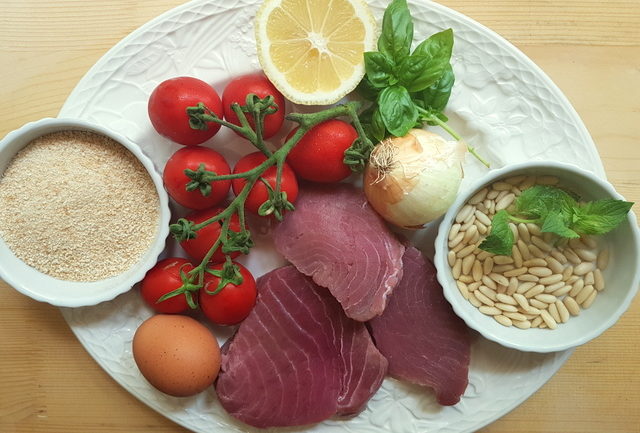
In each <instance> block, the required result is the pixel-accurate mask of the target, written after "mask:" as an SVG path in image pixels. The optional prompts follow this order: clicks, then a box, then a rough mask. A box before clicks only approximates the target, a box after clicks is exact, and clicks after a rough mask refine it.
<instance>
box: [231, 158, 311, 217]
mask: <svg viewBox="0 0 640 433" xmlns="http://www.w3.org/2000/svg"><path fill="white" fill-rule="evenodd" d="M266 159H267V157H266V156H264V154H262V153H261V152H254V153H250V154H248V155H245V156H244V157H242V158H241V159H240V160H239V161H238V162H237V163H236V166H235V167H234V168H233V172H234V173H243V172H245V171H249V170H251V169H252V168H254V167H257V166H258V165H260V164H262V163H263V162H264V161H266ZM276 175H277V168H276V166H275V165H274V166H272V167H269V168H268V169H267V170H265V172H264V173H263V174H262V177H263V178H264V179H265V180H266V181H267V182H269V185H271V187H272V188H273V189H275V187H276ZM245 184H246V180H245V179H233V180H232V181H231V186H232V188H233V192H234V193H235V194H236V195H238V194H240V191H242V188H244V185H245ZM280 191H283V192H286V193H287V200H288V201H290V202H291V203H293V202H295V201H296V198H297V197H298V180H297V179H296V175H295V173H294V172H293V170H291V168H290V167H289V165H288V164H287V163H285V164H284V167H283V168H282V178H281V183H280ZM268 199H269V192H268V190H267V186H266V185H265V184H264V183H263V182H262V181H261V180H258V181H257V182H256V183H255V184H254V185H253V188H251V191H250V192H249V195H248V196H247V200H246V201H245V203H244V206H245V208H246V209H247V210H248V211H250V212H253V213H255V214H257V213H258V209H259V208H260V206H261V205H262V204H263V203H264V202H265V201H267V200H268Z"/></svg>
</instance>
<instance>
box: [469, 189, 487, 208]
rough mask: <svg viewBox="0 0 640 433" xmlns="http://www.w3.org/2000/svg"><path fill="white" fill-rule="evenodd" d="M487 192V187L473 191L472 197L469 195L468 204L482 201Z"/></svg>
mask: <svg viewBox="0 0 640 433" xmlns="http://www.w3.org/2000/svg"><path fill="white" fill-rule="evenodd" d="M488 192H489V189H488V188H482V189H481V190H480V191H478V192H477V193H475V194H474V195H473V197H471V198H470V199H469V201H468V202H467V203H469V204H478V203H480V202H482V201H483V200H484V199H485V197H486V196H487V193H488Z"/></svg>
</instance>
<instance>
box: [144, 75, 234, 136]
mask: <svg viewBox="0 0 640 433" xmlns="http://www.w3.org/2000/svg"><path fill="white" fill-rule="evenodd" d="M199 102H202V103H203V104H204V105H205V106H206V107H207V108H209V109H210V110H212V111H213V112H214V113H215V114H216V116H218V117H220V118H222V115H223V112H224V110H223V109H222V101H220V96H218V92H216V90H215V89H214V88H213V87H211V86H210V85H209V84H207V83H205V82H204V81H202V80H199V79H197V78H193V77H177V78H171V79H170V80H166V81H163V82H162V83H160V84H159V85H158V87H156V88H155V90H154V91H153V93H151V96H150V97H149V104H148V107H147V109H148V112H149V119H151V124H152V125H153V127H154V128H155V129H156V131H158V133H159V134H160V135H162V136H164V137H167V138H168V139H170V140H173V141H175V142H176V143H179V144H182V145H185V146H196V145H198V144H200V143H204V142H205V141H207V140H208V139H210V138H211V137H213V136H214V135H216V133H217V132H218V130H219V129H220V124H218V123H214V122H208V123H207V128H206V129H192V128H191V127H190V126H189V116H188V115H187V112H186V109H187V107H191V106H195V105H198V103H199Z"/></svg>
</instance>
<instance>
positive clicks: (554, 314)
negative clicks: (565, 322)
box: [548, 302, 561, 323]
mask: <svg viewBox="0 0 640 433" xmlns="http://www.w3.org/2000/svg"><path fill="white" fill-rule="evenodd" d="M548 310H549V314H550V315H551V317H553V320H555V321H556V323H560V322H561V319H560V313H559V312H558V307H557V306H556V303H555V302H554V303H553V304H550V305H549V309H548Z"/></svg>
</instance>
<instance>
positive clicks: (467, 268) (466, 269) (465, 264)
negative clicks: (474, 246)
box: [462, 254, 476, 280]
mask: <svg viewBox="0 0 640 433" xmlns="http://www.w3.org/2000/svg"><path fill="white" fill-rule="evenodd" d="M475 262H476V256H474V255H473V254H469V255H468V256H465V258H463V259H462V274H463V275H469V274H470V273H471V268H472V267H473V264H474V263H475ZM474 280H475V278H474Z"/></svg>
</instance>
